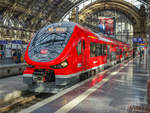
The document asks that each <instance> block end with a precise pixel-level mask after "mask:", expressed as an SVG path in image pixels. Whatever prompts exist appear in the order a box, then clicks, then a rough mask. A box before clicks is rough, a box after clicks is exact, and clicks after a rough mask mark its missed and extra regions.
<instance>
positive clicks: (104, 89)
mask: <svg viewBox="0 0 150 113" xmlns="http://www.w3.org/2000/svg"><path fill="white" fill-rule="evenodd" d="M148 76H149V74H148V70H147V67H146V64H144V62H143V61H141V60H140V59H139V58H136V59H134V61H133V60H130V61H129V62H128V63H127V62H126V63H125V62H124V63H122V64H119V65H116V66H114V67H112V68H110V69H107V70H105V71H104V72H102V73H99V74H97V76H95V77H93V78H89V79H87V80H86V81H83V82H81V83H79V84H77V85H75V86H73V87H71V88H69V89H66V90H64V91H62V92H60V93H58V94H56V95H54V96H52V97H50V98H48V99H46V100H44V101H42V102H39V103H37V104H35V105H33V106H31V107H30V108H27V109H25V110H23V111H21V112H20V113H127V108H128V107H129V106H131V105H138V106H139V105H143V104H147V101H146V80H147V78H148Z"/></svg>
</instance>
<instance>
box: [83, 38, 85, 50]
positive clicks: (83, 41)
mask: <svg viewBox="0 0 150 113" xmlns="http://www.w3.org/2000/svg"><path fill="white" fill-rule="evenodd" d="M83 49H85V40H83Z"/></svg>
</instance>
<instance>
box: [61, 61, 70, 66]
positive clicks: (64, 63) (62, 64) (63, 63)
mask: <svg viewBox="0 0 150 113" xmlns="http://www.w3.org/2000/svg"><path fill="white" fill-rule="evenodd" d="M60 65H61V66H62V67H67V65H68V62H67V61H64V62H62V63H61V64H60Z"/></svg>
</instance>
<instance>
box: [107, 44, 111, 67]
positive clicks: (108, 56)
mask: <svg viewBox="0 0 150 113" xmlns="http://www.w3.org/2000/svg"><path fill="white" fill-rule="evenodd" d="M107 65H110V45H107Z"/></svg>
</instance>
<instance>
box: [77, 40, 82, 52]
mask: <svg viewBox="0 0 150 113" xmlns="http://www.w3.org/2000/svg"><path fill="white" fill-rule="evenodd" d="M77 53H78V55H80V54H81V40H80V41H79V43H78V45H77Z"/></svg>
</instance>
